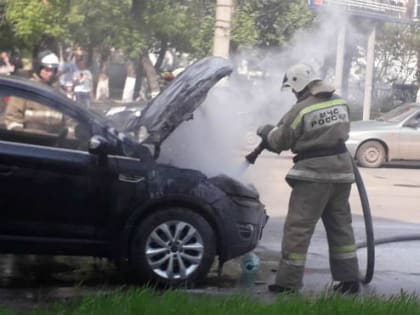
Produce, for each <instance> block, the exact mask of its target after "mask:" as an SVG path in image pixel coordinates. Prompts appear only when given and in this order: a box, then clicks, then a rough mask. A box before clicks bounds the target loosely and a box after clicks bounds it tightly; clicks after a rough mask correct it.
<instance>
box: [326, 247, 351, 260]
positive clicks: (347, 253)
mask: <svg viewBox="0 0 420 315" xmlns="http://www.w3.org/2000/svg"><path fill="white" fill-rule="evenodd" d="M330 257H331V258H333V259H352V258H356V257H357V254H356V245H355V244H351V245H344V246H336V247H331V248H330Z"/></svg>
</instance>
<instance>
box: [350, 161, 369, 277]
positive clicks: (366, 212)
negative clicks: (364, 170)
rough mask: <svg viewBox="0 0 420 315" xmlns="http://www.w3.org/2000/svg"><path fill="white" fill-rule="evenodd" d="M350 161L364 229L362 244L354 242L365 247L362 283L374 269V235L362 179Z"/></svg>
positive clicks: (354, 164)
mask: <svg viewBox="0 0 420 315" xmlns="http://www.w3.org/2000/svg"><path fill="white" fill-rule="evenodd" d="M352 161H353V171H354V177H355V179H356V185H357V190H358V191H359V196H360V202H361V204H362V210H363V218H364V221H365V229H366V241H365V242H363V243H362V244H363V245H361V244H356V246H357V248H363V247H366V250H367V262H366V273H365V275H364V276H362V277H361V279H360V281H361V282H362V283H363V284H368V283H369V282H370V281H372V278H373V273H374V270H375V237H374V234H373V223H372V215H371V213H370V206H369V200H368V197H367V193H366V189H365V185H364V183H363V179H362V176H361V175H360V172H359V168H358V167H357V165H356V162H355V161H354V160H353V159H352Z"/></svg>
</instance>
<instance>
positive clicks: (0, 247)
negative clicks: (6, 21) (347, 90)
mask: <svg viewBox="0 0 420 315" xmlns="http://www.w3.org/2000/svg"><path fill="white" fill-rule="evenodd" d="M231 71H232V67H231V65H230V64H229V63H228V62H227V61H225V60H224V59H221V58H213V57H210V58H206V59H203V60H200V61H199V62H197V63H195V64H193V65H192V66H190V67H189V68H187V69H186V70H185V71H184V72H183V73H182V74H181V75H180V76H179V77H177V79H175V80H174V81H173V82H172V83H171V85H170V86H169V87H168V88H167V89H165V90H164V91H163V92H162V93H161V94H160V95H159V96H157V97H156V98H155V99H154V100H153V101H152V102H151V103H150V104H148V105H147V106H146V107H145V108H144V109H143V110H142V114H141V115H140V116H139V115H133V117H132V118H130V119H128V120H127V121H126V122H125V128H116V126H115V125H113V123H112V122H110V121H107V119H105V118H104V117H103V116H101V115H99V114H95V113H94V112H91V111H88V110H86V109H84V108H82V107H81V106H78V104H77V103H75V102H74V101H72V100H70V99H68V98H66V97H65V96H64V95H61V94H60V93H59V92H56V91H54V90H53V89H51V88H49V87H47V86H45V85H40V84H38V83H36V82H33V81H28V80H24V79H19V78H13V77H0V99H1V100H2V101H3V105H4V106H6V109H7V107H8V106H13V104H12V102H11V101H10V99H11V98H13V97H18V98H20V99H24V100H27V101H30V102H36V103H39V104H42V105H44V106H46V107H47V108H50V109H51V110H52V111H55V112H58V113H60V114H62V115H63V117H64V118H65V121H66V127H65V129H64V131H63V132H59V133H57V134H53V133H42V132H34V131H33V130H30V129H28V130H25V129H17V130H15V129H13V128H8V126H7V123H6V122H5V121H4V120H3V121H2V122H1V124H0V209H1V211H0V252H1V253H13V254H47V255H78V256H83V255H85V256H97V257H106V258H109V259H111V260H113V261H117V262H118V261H126V262H128V264H129V266H130V267H131V268H132V270H133V275H135V276H136V277H137V278H138V279H139V280H149V281H154V282H157V283H160V284H165V285H179V284H188V283H195V282H197V281H199V280H201V279H203V278H205V277H206V275H207V273H208V271H209V268H210V267H211V265H212V263H213V260H214V258H215V256H219V261H220V262H221V263H222V264H223V263H224V262H226V261H227V260H229V259H232V258H234V257H237V256H239V255H242V254H244V253H246V252H248V251H250V250H252V249H253V248H255V247H256V245H257V243H258V240H259V239H260V237H261V235H262V230H263V227H264V225H265V223H266V220H267V215H266V211H265V209H264V206H263V205H262V204H261V202H260V201H259V195H258V193H257V191H256V190H255V189H254V188H253V187H248V186H245V185H243V184H241V183H239V182H237V181H235V180H233V179H232V178H229V177H227V176H224V175H219V176H216V177H212V178H208V177H207V176H205V175H204V174H202V173H201V172H199V171H196V170H190V169H180V168H176V167H173V166H171V165H164V164H160V163H158V162H156V158H157V156H158V155H159V151H160V150H159V148H160V145H161V144H162V142H163V141H164V140H165V139H166V138H167V137H168V136H169V134H170V133H171V132H172V131H173V130H174V129H175V128H176V127H177V126H178V125H179V124H181V122H182V121H184V120H186V119H190V118H191V115H192V113H193V111H194V110H195V109H196V108H197V107H198V106H199V105H200V104H201V103H202V101H203V100H204V99H205V97H206V95H207V92H208V91H209V89H210V88H211V87H212V86H214V84H215V83H216V82H217V81H219V80H220V79H221V78H223V77H224V76H226V75H229V74H230V73H231ZM122 129H124V130H122ZM141 130H143V131H141ZM142 132H144V135H143V136H142V139H141V141H139V134H140V133H142Z"/></svg>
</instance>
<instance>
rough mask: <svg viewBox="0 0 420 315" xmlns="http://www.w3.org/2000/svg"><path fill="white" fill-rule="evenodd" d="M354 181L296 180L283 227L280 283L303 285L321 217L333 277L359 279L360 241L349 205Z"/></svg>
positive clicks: (295, 286)
mask: <svg viewBox="0 0 420 315" xmlns="http://www.w3.org/2000/svg"><path fill="white" fill-rule="evenodd" d="M350 190H351V183H316V182H308V181H293V190H292V193H291V196H290V200H289V209H288V214H287V217H286V221H285V224H284V229H283V240H282V253H281V259H280V262H279V268H278V271H277V275H276V281H275V282H276V284H277V285H280V286H282V287H287V288H293V289H296V290H297V289H299V288H301V287H302V280H303V273H304V267H305V262H306V254H307V251H308V247H309V243H310V241H311V237H312V235H313V232H314V230H315V226H316V224H317V222H318V221H319V219H320V218H321V219H322V222H323V224H324V227H325V230H326V233H327V239H328V247H329V261H330V269H331V273H332V278H333V280H335V281H357V280H358V277H359V270H358V268H359V267H358V261H357V253H356V244H355V239H354V232H353V227H352V217H351V212H350V206H349V202H348V199H349V196H350Z"/></svg>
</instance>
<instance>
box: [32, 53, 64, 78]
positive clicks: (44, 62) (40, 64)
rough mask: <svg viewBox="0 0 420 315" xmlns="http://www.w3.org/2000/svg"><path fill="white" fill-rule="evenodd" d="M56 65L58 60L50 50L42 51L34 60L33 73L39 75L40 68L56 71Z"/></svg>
mask: <svg viewBox="0 0 420 315" xmlns="http://www.w3.org/2000/svg"><path fill="white" fill-rule="evenodd" d="M58 64H59V60H58V57H57V55H56V54H54V53H53V52H52V51H51V50H44V51H42V52H40V53H39V54H38V57H37V58H36V60H35V64H34V71H35V73H37V74H39V72H40V71H41V69H42V68H49V69H53V70H57V69H58Z"/></svg>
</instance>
